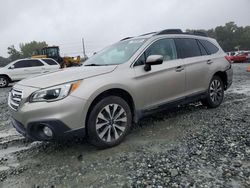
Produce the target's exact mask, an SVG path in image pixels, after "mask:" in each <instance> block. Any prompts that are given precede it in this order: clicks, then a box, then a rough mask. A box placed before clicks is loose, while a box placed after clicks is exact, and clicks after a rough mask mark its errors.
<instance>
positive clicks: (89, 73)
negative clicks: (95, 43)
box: [18, 65, 117, 88]
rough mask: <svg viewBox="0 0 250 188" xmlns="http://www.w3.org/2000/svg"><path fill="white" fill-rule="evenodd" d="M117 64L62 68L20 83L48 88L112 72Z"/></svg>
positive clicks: (19, 83)
mask: <svg viewBox="0 0 250 188" xmlns="http://www.w3.org/2000/svg"><path fill="white" fill-rule="evenodd" d="M116 67H117V65H115V66H89V67H87V66H82V67H72V68H66V69H60V70H59V71H56V72H53V73H47V74H41V75H39V76H36V77H31V78H28V79H24V80H22V81H20V82H18V85H24V86H30V87H36V88H47V87H52V86H55V85H59V84H63V83H67V82H71V81H75V80H81V79H86V78H90V77H93V76H98V75H101V74H106V73H109V72H112V71H113V70H114V69H115V68H116Z"/></svg>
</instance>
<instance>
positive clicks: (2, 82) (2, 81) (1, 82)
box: [0, 76, 9, 88]
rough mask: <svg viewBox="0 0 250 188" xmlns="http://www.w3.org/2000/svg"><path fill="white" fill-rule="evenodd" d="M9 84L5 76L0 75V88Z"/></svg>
mask: <svg viewBox="0 0 250 188" xmlns="http://www.w3.org/2000/svg"><path fill="white" fill-rule="evenodd" d="M8 85H9V79H8V78H7V77H6V76H0V88H3V87H7V86H8Z"/></svg>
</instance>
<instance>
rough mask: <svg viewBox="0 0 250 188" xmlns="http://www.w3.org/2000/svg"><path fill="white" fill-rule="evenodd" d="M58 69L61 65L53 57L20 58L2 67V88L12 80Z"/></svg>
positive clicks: (0, 72)
mask: <svg viewBox="0 0 250 188" xmlns="http://www.w3.org/2000/svg"><path fill="white" fill-rule="evenodd" d="M58 69H60V65H59V64H58V63H57V62H56V61H55V60H54V59H51V58H42V59H19V60H16V61H13V62H11V63H9V64H8V65H6V66H5V67H2V68H0V88H3V87H7V86H8V85H9V83H11V82H16V81H19V80H22V79H25V78H27V77H31V76H36V75H39V74H43V73H47V72H53V71H55V70H58Z"/></svg>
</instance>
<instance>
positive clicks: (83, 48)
mask: <svg viewBox="0 0 250 188" xmlns="http://www.w3.org/2000/svg"><path fill="white" fill-rule="evenodd" d="M82 52H83V57H84V58H85V57H86V53H85V45H84V38H82Z"/></svg>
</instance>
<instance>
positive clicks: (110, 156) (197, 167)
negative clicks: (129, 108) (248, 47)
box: [0, 64, 250, 188]
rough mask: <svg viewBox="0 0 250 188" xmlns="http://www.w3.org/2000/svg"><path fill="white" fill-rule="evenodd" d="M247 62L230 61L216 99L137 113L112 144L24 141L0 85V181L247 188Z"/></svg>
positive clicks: (249, 78)
mask: <svg viewBox="0 0 250 188" xmlns="http://www.w3.org/2000/svg"><path fill="white" fill-rule="evenodd" d="M247 65H249V64H234V66H233V68H234V83H233V85H232V87H231V88H230V89H229V90H228V91H227V92H226V94H225V100H224V102H223V104H222V105H221V106H220V107H219V108H217V109H207V108H205V107H204V106H202V105H200V104H199V103H195V104H191V105H187V106H183V107H179V108H175V109H171V110H169V111H164V112H161V113H158V114H155V115H152V116H149V117H147V118H145V119H143V120H142V121H141V122H140V123H139V124H138V125H136V126H135V127H134V128H133V130H132V131H131V134H130V135H128V137H127V138H126V140H125V141H124V142H123V143H122V144H120V145H119V146H117V147H114V148H110V149H106V150H97V149H96V148H94V147H92V146H90V145H89V144H88V143H86V142H85V140H75V141H71V142H68V143H61V144H55V143H45V142H33V143H29V142H26V141H25V139H24V138H23V137H22V136H20V135H19V134H18V133H16V131H15V130H14V129H12V128H11V125H10V120H9V113H8V110H7V108H6V107H7V104H6V102H7V93H8V91H9V89H10V88H6V89H1V91H0V107H1V108H0V112H1V115H0V187H148V188H150V187H158V188H160V187H250V128H249V126H250V73H247V72H246V66H247Z"/></svg>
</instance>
